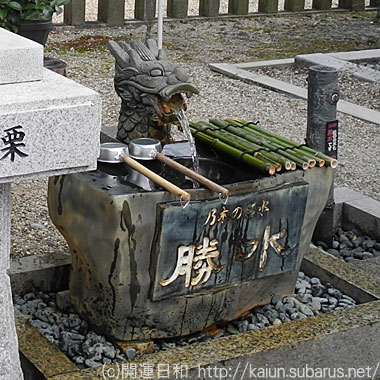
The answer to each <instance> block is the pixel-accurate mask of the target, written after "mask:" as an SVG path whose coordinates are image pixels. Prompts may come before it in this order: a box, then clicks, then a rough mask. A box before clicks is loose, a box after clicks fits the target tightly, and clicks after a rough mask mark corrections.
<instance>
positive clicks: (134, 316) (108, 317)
mask: <svg viewBox="0 0 380 380" xmlns="http://www.w3.org/2000/svg"><path fill="white" fill-rule="evenodd" d="M156 164H157V163H155V162H152V163H151V165H153V166H154V165H156ZM116 166H118V167H116ZM116 166H115V167H113V168H112V169H111V168H110V167H108V168H105V167H104V165H99V166H98V170H96V171H93V172H89V173H80V174H74V175H67V176H59V177H55V178H51V179H50V181H49V209H50V214H51V218H52V220H53V222H54V224H55V225H56V226H57V228H58V229H59V230H60V232H61V233H62V234H63V236H64V237H65V239H66V240H67V242H68V244H69V246H70V250H71V255H72V271H71V276H70V297H71V302H72V304H73V306H74V308H75V309H76V310H77V312H78V313H79V314H80V315H81V316H82V317H83V318H85V319H86V320H87V321H88V322H89V323H90V325H91V326H92V328H93V329H94V330H95V331H97V332H98V333H101V334H104V335H106V336H108V337H111V338H112V339H114V340H119V341H130V340H140V341H141V340H149V339H156V338H165V337H174V336H183V335H188V334H191V333H194V332H197V331H200V330H202V329H205V328H207V327H208V326H210V325H212V324H213V323H215V322H220V321H229V320H232V319H235V318H236V317H238V316H239V315H240V314H242V313H243V312H245V311H246V310H249V309H251V308H252V307H254V306H257V305H262V304H265V303H268V302H269V301H270V299H271V298H272V296H273V295H291V294H292V293H293V291H294V286H295V283H296V280H297V275H298V271H299V267H300V263H301V260H302V258H303V256H304V255H305V253H306V251H307V249H308V247H309V244H310V240H311V236H312V233H313V230H314V227H315V224H316V222H317V219H318V217H319V215H320V213H321V212H322V209H323V208H324V205H325V204H326V201H327V197H328V191H329V189H330V187H331V183H332V180H333V173H334V170H333V169H331V168H313V169H309V170H307V171H299V170H296V171H294V172H285V173H281V174H276V175H275V176H273V177H262V176H260V175H258V173H254V172H252V171H251V170H247V169H245V168H240V169H239V170H236V169H234V167H233V166H231V165H229V164H227V163H225V162H222V163H221V162H218V163H215V161H210V160H207V159H204V160H201V166H202V167H203V168H204V169H205V173H203V174H207V176H208V177H209V178H210V179H211V180H215V181H216V182H218V183H220V184H223V185H224V186H226V187H227V188H228V189H229V190H230V198H229V200H228V203H227V204H223V203H222V202H221V200H220V199H219V197H218V194H215V193H213V192H211V191H209V190H207V189H204V188H196V189H192V188H189V186H190V185H191V183H190V182H189V181H188V180H186V178H181V177H178V176H173V173H171V172H170V171H165V176H166V178H167V179H170V180H173V181H174V180H175V181H174V182H177V184H179V185H182V187H184V188H186V190H187V191H188V192H189V193H190V194H191V199H192V201H191V203H190V205H189V206H188V207H186V208H183V207H182V205H181V203H180V202H179V200H178V198H176V197H175V196H173V195H172V194H170V193H168V192H166V191H161V190H160V189H158V190H156V191H152V192H148V191H143V190H140V189H138V188H136V186H134V185H131V184H129V183H128V182H126V180H125V175H126V171H125V170H126V169H125V167H123V165H120V166H119V165H116ZM206 167H208V169H207V170H206ZM156 170H157V171H158V172H161V173H163V172H162V171H161V169H160V168H158V169H157V168H156Z"/></svg>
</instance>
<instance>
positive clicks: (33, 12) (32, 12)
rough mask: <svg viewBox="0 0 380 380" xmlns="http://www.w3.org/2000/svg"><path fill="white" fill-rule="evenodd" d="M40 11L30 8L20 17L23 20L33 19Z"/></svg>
mask: <svg viewBox="0 0 380 380" xmlns="http://www.w3.org/2000/svg"><path fill="white" fill-rule="evenodd" d="M40 14H41V13H40V11H39V10H35V9H30V10H29V11H27V12H25V13H24V14H23V15H22V18H23V20H27V21H28V20H34V19H36V18H38V16H39V15H40Z"/></svg>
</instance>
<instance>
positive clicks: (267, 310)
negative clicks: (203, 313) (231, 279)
mask: <svg viewBox="0 0 380 380" xmlns="http://www.w3.org/2000/svg"><path fill="white" fill-rule="evenodd" d="M356 304H357V303H356V301H355V300H354V299H353V298H351V297H349V296H347V295H345V294H343V293H342V292H341V291H340V290H339V289H336V288H334V287H333V286H332V285H331V284H329V283H322V282H321V280H320V279H319V278H318V277H308V276H306V275H305V274H304V273H303V272H299V276H298V280H297V283H296V290H295V294H294V296H292V297H281V296H274V297H273V298H272V300H271V303H269V304H267V305H264V306H261V307H256V308H254V309H252V310H251V311H250V312H249V313H245V314H246V315H245V316H244V317H242V318H240V319H238V320H235V321H232V322H230V323H228V324H226V325H218V326H216V328H214V329H212V330H211V331H206V333H205V332H200V333H196V334H192V335H191V336H188V337H183V338H177V339H161V340H158V341H156V342H155V349H156V351H159V350H167V349H170V348H174V347H182V346H188V345H190V344H197V343H199V342H204V341H207V340H210V339H216V338H220V337H223V336H229V335H236V334H240V333H245V332H247V331H251V330H258V329H261V328H264V327H269V326H277V325H280V324H282V323H285V322H291V321H295V320H298V319H305V318H308V317H312V316H314V315H319V314H321V313H328V312H330V311H334V310H339V309H345V308H348V307H352V306H355V305H356Z"/></svg>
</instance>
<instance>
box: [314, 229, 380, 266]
mask: <svg viewBox="0 0 380 380" xmlns="http://www.w3.org/2000/svg"><path fill="white" fill-rule="evenodd" d="M316 245H317V246H318V247H320V248H322V249H323V250H324V251H326V252H328V253H329V254H330V255H333V256H335V257H337V258H338V259H340V260H343V261H345V262H347V263H355V262H359V261H361V260H366V259H371V258H373V257H379V256H380V242H378V241H376V240H375V239H372V238H371V237H370V236H367V235H357V234H356V233H355V231H344V230H343V229H341V228H338V230H337V232H336V233H335V234H334V235H333V242H332V247H328V246H327V245H326V244H325V243H323V242H320V241H319V242H317V243H316Z"/></svg>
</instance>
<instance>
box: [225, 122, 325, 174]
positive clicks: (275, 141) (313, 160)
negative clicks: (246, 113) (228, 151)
mask: <svg viewBox="0 0 380 380" xmlns="http://www.w3.org/2000/svg"><path fill="white" fill-rule="evenodd" d="M226 121H228V122H230V121H231V122H232V120H226ZM241 125H242V124H241ZM243 129H244V130H246V131H248V132H249V133H253V134H255V135H256V136H261V137H263V138H267V139H269V141H270V142H271V143H272V144H274V145H277V146H279V147H283V148H292V149H291V151H292V152H294V153H297V154H298V155H299V157H300V158H302V159H304V160H306V161H308V163H309V166H310V167H311V168H313V167H314V166H315V164H316V163H317V162H318V166H319V167H323V166H324V165H325V160H323V159H322V158H319V157H315V156H314V155H313V154H311V153H310V152H306V151H303V150H301V147H298V148H295V147H296V146H298V145H297V144H296V143H294V144H293V145H291V144H288V143H285V142H283V141H282V140H281V139H277V138H274V137H269V136H266V135H264V134H261V133H260V132H258V131H256V130H255V129H253V128H252V127H251V125H247V126H246V127H243Z"/></svg>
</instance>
